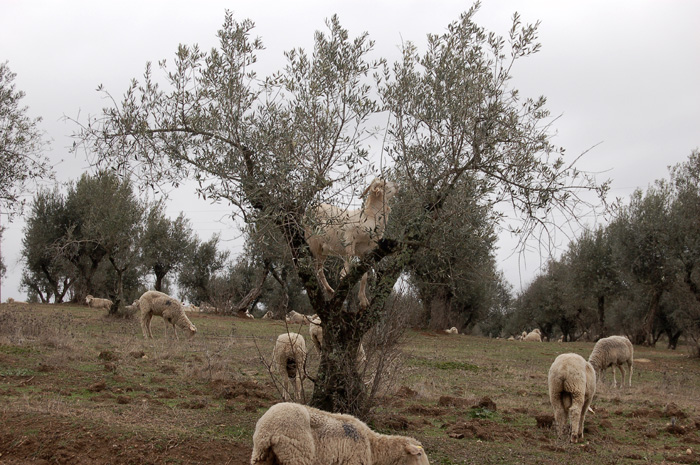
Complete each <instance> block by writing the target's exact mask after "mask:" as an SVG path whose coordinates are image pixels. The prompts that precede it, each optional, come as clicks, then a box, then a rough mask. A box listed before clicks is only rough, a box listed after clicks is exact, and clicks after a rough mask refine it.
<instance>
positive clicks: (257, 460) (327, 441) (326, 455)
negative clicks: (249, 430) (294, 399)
mask: <svg viewBox="0 0 700 465" xmlns="http://www.w3.org/2000/svg"><path fill="white" fill-rule="evenodd" d="M250 463H251V465H262V464H267V465H272V464H279V465H302V464H303V465H328V464H344V465H428V464H429V463H430V462H429V461H428V456H427V455H426V453H425V451H424V450H423V446H421V444H420V442H418V441H416V440H415V439H413V438H410V437H407V436H389V435H385V434H379V433H375V432H374V431H372V430H371V429H369V427H368V426H367V425H366V424H365V423H363V422H361V421H360V420H358V419H357V418H355V417H353V416H350V415H342V414H337V413H328V412H324V411H322V410H318V409H315V408H313V407H308V406H306V405H300V404H292V403H281V404H276V405H273V406H272V407H270V409H269V410H268V411H267V412H265V414H264V415H263V416H262V417H260V419H259V420H258V422H257V424H256V425H255V433H254V434H253V454H252V456H251V458H250Z"/></svg>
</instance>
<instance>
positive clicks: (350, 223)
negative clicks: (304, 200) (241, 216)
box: [306, 178, 396, 308]
mask: <svg viewBox="0 0 700 465" xmlns="http://www.w3.org/2000/svg"><path fill="white" fill-rule="evenodd" d="M395 194H396V184H394V183H393V182H391V181H385V180H384V179H381V178H375V179H374V180H373V181H372V182H371V183H370V185H369V186H368V187H367V189H365V191H364V192H363V193H362V196H361V197H363V198H365V202H364V205H363V208H362V209H361V210H345V209H341V208H338V207H336V206H334V205H329V204H326V203H324V204H321V205H319V206H318V207H316V208H315V210H314V212H313V214H312V215H313V225H314V228H310V227H309V226H308V225H307V227H306V241H307V242H308V244H309V248H310V249H311V254H312V255H313V256H314V259H315V265H316V276H317V277H318V280H319V282H320V283H321V285H322V286H323V288H324V289H325V291H326V292H328V293H329V294H331V295H332V294H333V293H334V292H335V291H334V290H333V288H332V287H331V286H330V284H328V281H327V280H326V275H325V273H324V271H323V265H324V263H325V261H326V258H327V257H328V256H329V255H336V256H339V257H341V258H342V259H343V261H344V263H345V266H344V269H343V273H342V274H341V277H342V276H345V275H346V274H347V273H348V272H349V271H350V260H351V258H352V257H362V256H364V255H366V254H367V253H368V252H370V251H371V250H373V249H374V248H375V247H377V242H378V241H379V240H380V239H381V238H382V237H383V236H384V229H385V228H386V223H387V218H388V216H389V212H390V208H389V206H388V202H389V200H390V199H391V198H392V197H393V196H394V195H395ZM366 289H367V273H365V274H364V275H363V276H362V280H361V281H360V291H359V298H360V306H361V307H362V308H366V307H367V306H369V300H367V295H366Z"/></svg>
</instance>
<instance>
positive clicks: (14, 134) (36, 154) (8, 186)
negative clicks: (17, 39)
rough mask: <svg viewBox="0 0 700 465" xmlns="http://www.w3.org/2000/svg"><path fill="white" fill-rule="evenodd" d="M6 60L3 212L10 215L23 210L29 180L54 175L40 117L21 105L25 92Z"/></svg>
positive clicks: (2, 78) (1, 129) (1, 108)
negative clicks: (16, 84) (32, 115)
mask: <svg viewBox="0 0 700 465" xmlns="http://www.w3.org/2000/svg"><path fill="white" fill-rule="evenodd" d="M16 77H17V75H16V74H15V73H13V72H12V71H11V70H10V67H9V65H8V64H7V62H3V63H0V211H2V212H3V213H5V214H8V215H9V216H10V217H13V216H14V215H16V214H18V213H21V212H22V207H23V206H24V200H23V199H22V198H21V196H22V194H24V193H25V192H26V190H27V189H28V186H27V183H28V182H30V181H33V180H37V179H41V178H46V177H51V176H53V172H52V167H51V165H50V163H49V159H48V158H47V157H46V156H45V155H44V154H43V153H42V152H43V150H44V148H45V147H46V143H45V142H44V140H43V136H42V132H41V130H40V129H39V123H40V122H41V118H30V117H29V116H28V115H27V110H28V108H27V107H23V106H21V100H22V99H23V98H24V96H25V93H24V92H22V91H20V90H17V88H16V87H15V84H14V80H15V78H16Z"/></svg>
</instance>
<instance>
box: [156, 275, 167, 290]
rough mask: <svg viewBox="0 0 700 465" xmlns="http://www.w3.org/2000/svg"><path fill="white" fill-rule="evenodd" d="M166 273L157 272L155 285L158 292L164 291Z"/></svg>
mask: <svg viewBox="0 0 700 465" xmlns="http://www.w3.org/2000/svg"><path fill="white" fill-rule="evenodd" d="M164 277H165V275H164V274H156V284H155V286H154V288H155V290H156V291H158V292H163V278H164Z"/></svg>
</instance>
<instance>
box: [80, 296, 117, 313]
mask: <svg viewBox="0 0 700 465" xmlns="http://www.w3.org/2000/svg"><path fill="white" fill-rule="evenodd" d="M85 303H86V304H87V305H88V307H90V308H104V309H105V310H109V309H110V308H112V301H111V300H109V299H98V298H96V297H93V296H91V295H90V294H88V295H87V297H85Z"/></svg>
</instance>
